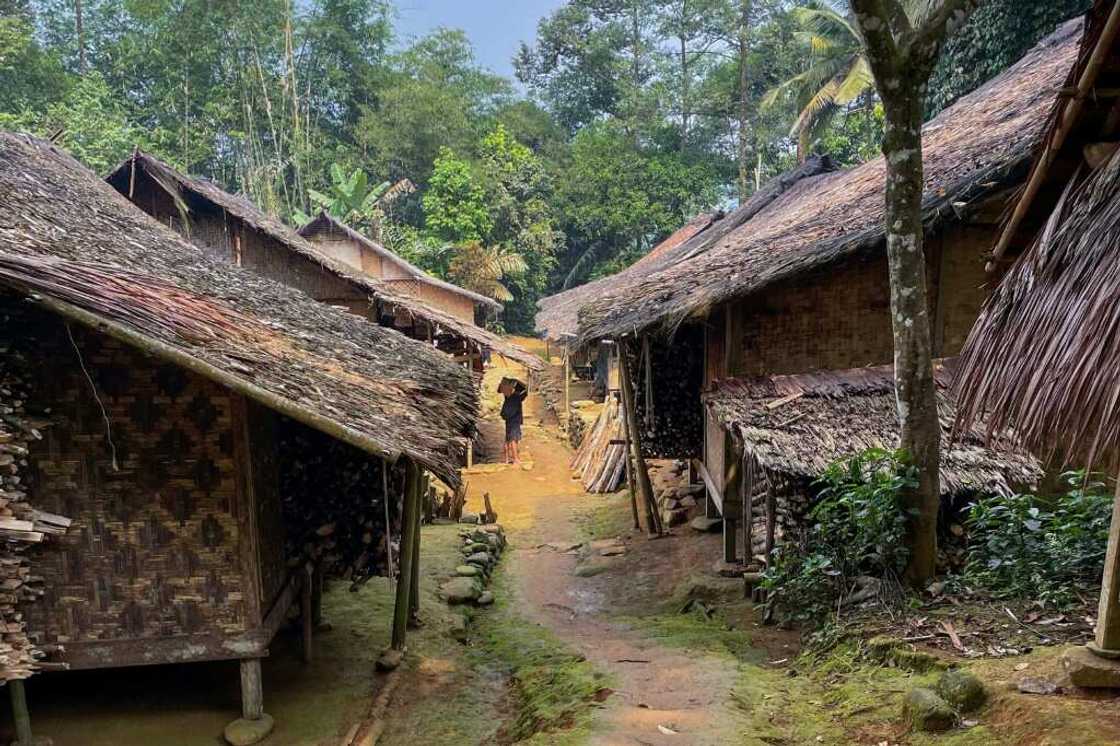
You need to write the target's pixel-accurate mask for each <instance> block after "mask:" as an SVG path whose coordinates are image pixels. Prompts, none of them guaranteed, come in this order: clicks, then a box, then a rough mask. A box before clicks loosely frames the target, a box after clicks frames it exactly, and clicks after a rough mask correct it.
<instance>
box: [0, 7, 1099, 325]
mask: <svg viewBox="0 0 1120 746" xmlns="http://www.w3.org/2000/svg"><path fill="white" fill-rule="evenodd" d="M1086 2H1087V0H1062V2H1050V1H1049V0H1020V1H1019V2H1010V1H1009V0H992V2H991V3H989V8H988V9H987V10H982V11H981V15H983V14H984V13H987V14H989V15H988V16H984V17H985V18H987V20H983V21H981V20H977V21H976V22H973V23H972V24H971V25H969V26H968V27H966V29H965V31H964V32H962V36H961V38H960V40H959V41H958V42H955V43H954V44H955V46H954V44H951V45H950V50H951V52H952V59H951V60H949V61H947V62H946V63H945V64H944V65H943V66H942V72H941V73H939V74H940V75H941V77H940V78H938V79H937V80H936V81H935V84H934V89H933V90H932V91H931V99H932V100H933V101H934V102H942V103H943V102H944V101H947V100H949V99H951V98H953V97H955V96H956V95H959V94H960V93H962V92H964V91H965V90H967V89H969V88H970V87H972V86H974V85H976V84H978V83H979V82H981V81H982V80H983V79H984V78H986V77H988V76H989V75H991V74H993V73H994V72H996V71H998V70H999V69H1002V68H1003V67H1005V66H1006V65H1007V64H1008V63H1010V62H1011V61H1013V60H1014V59H1015V58H1016V57H1017V56H1018V55H1020V54H1021V53H1022V52H1023V51H1025V50H1026V49H1027V48H1029V47H1030V45H1031V44H1033V43H1034V41H1035V40H1036V39H1037V38H1038V37H1039V36H1041V35H1042V34H1044V33H1046V32H1047V31H1049V30H1050V29H1051V28H1052V27H1053V25H1054V24H1056V23H1057V21H1058V20H1060V19H1061V18H1064V17H1066V16H1068V15H1069V14H1071V13H1073V12H1075V11H1076V10H1077V9H1078V8H1080V7H1082V6H1084V5H1085V3H1086ZM805 6H814V7H817V8H820V9H822V11H821V12H822V13H823V12H824V11H825V10H827V9H828V8H829V7H831V8H833V9H834V10H835V11H836V13H833V14H832V15H831V16H830V17H832V18H837V17H842V16H843V14H844V13H845V12H846V5H845V4H844V3H842V2H835V3H826V2H823V1H822V0H566V2H560V1H559V0H558V2H557V8H556V9H555V10H554V11H553V12H552V13H551V14H549V15H547V16H546V17H545V18H543V19H542V20H541V22H540V25H539V28H538V32H537V35H536V38H535V39H534V40H532V41H531V42H530V43H527V44H525V45H524V46H523V47H522V48H521V49H520V50H519V51H518V52H517V54H516V58H515V60H514V64H515V69H516V74H517V78H518V82H519V83H520V87H519V86H517V85H515V83H514V81H511V80H509V79H507V78H504V77H502V76H500V75H497V74H494V73H493V72H491V71H488V70H486V69H484V68H483V67H482V66H480V65H479V64H478V62H477V61H476V60H475V57H474V50H473V49H472V47H471V43H470V41H469V40H468V39H467V37H466V36H465V35H464V34H463V33H462V32H461V31H457V30H454V29H438V30H436V31H434V32H432V33H431V34H429V35H427V36H424V37H421V38H419V39H415V40H412V41H409V42H407V43H404V42H402V41H401V40H399V39H398V38H397V37H396V35H395V12H396V11H395V7H394V5H393V3H392V2H391V0H307V1H306V2H299V3H293V2H291V0H244V1H243V2H237V3H214V2H207V1H206V0H82V1H81V2H74V1H73V0H0V127H4V128H7V129H20V130H27V131H31V132H34V133H37V134H40V135H44V136H51V137H54V138H55V139H56V141H57V142H59V143H60V144H62V145H63V146H64V147H67V148H69V149H70V150H71V151H72V152H73V153H74V154H75V155H76V156H77V157H78V158H79V159H81V160H82V161H83V162H85V163H86V164H87V165H89V166H90V167H91V168H92V169H94V170H95V171H98V172H102V173H103V172H105V171H106V170H107V169H109V168H110V167H111V166H112V165H113V164H115V163H116V162H119V161H120V160H121V159H123V158H124V157H125V156H126V155H127V154H128V153H129V151H130V150H131V149H132V148H133V147H135V146H137V145H138V146H140V147H142V148H145V149H147V150H150V151H152V152H154V153H155V154H157V155H159V156H161V157H163V158H165V159H167V160H168V161H170V162H171V163H172V164H174V165H175V166H177V167H179V168H182V169H184V170H186V171H188V172H190V173H193V174H197V175H201V176H206V177H209V178H211V179H213V180H215V181H216V182H218V183H219V184H221V185H223V186H225V187H226V188H229V189H231V190H233V191H238V192H242V193H244V194H245V195H246V196H248V197H249V198H250V199H252V200H253V201H254V202H256V203H257V204H259V205H260V206H261V207H262V208H263V209H265V210H267V211H269V212H272V213H274V214H277V215H280V216H281V217H283V218H285V219H287V220H290V221H292V222H298V220H299V219H300V218H302V217H306V216H308V215H311V214H313V213H314V212H315V211H317V210H319V209H321V208H324V207H326V208H327V209H329V210H330V211H331V212H332V213H334V214H336V216H337V217H339V218H340V219H343V220H344V221H346V222H348V223H350V224H352V225H353V227H355V228H357V229H359V230H362V231H364V232H367V233H370V234H372V235H374V236H375V237H376V238H379V239H380V240H382V241H384V242H385V243H386V245H388V246H389V247H390V248H392V249H393V250H395V251H398V252H400V253H401V254H403V255H404V256H406V257H407V258H409V259H410V260H412V261H416V262H418V263H419V264H421V266H424V267H425V268H427V269H429V270H430V271H433V272H436V273H437V274H441V275H443V276H445V277H450V274H449V273H451V271H452V264H453V263H455V260H456V259H458V262H457V263H456V266H457V267H458V268H459V270H460V271H459V272H458V276H459V277H460V278H461V279H462V278H465V279H463V281H466V282H475V283H476V284H478V288H476V289H483V290H484V291H485V288H491V289H493V290H494V292H498V293H499V294H501V290H499V287H501V288H505V289H507V290H508V291H509V296H508V298H509V299H508V300H507V301H506V307H507V310H506V313H505V324H506V326H507V328H509V329H511V330H517V331H526V330H528V329H529V328H530V327H531V322H532V316H533V313H534V308H535V302H536V300H537V299H538V298H539V297H541V296H542V295H544V294H547V293H550V292H555V291H557V290H559V289H561V288H563V287H566V286H570V285H573V284H577V283H579V282H583V281H585V280H587V279H589V278H593V277H597V276H600V275H602V274H605V273H608V272H612V271H616V270H617V269H619V268H621V267H623V266H625V265H627V264H628V263H630V262H632V261H633V260H634V259H636V258H637V257H639V256H641V255H642V254H643V253H644V252H646V251H648V250H649V249H650V248H651V247H652V246H654V245H655V244H656V243H657V242H658V241H659V240H660V239H661V238H663V237H664V236H665V235H667V234H668V233H670V232H671V231H673V230H674V229H676V228H677V227H679V226H680V225H681V224H682V223H683V222H684V221H686V220H688V219H689V218H691V217H692V216H693V215H694V214H696V213H697V212H699V211H702V210H707V209H713V208H721V207H726V206H728V205H730V204H733V203H734V201H735V200H736V199H738V198H740V197H742V196H744V195H747V194H749V193H750V192H751V191H752V190H753V189H754V188H756V186H757V184H759V183H761V182H764V181H766V180H767V179H769V178H770V177H772V176H774V175H775V174H777V173H780V172H781V171H783V170H785V169H787V168H789V167H790V166H792V165H793V164H794V163H795V162H796V158H797V153H798V145H799V143H798V142H797V140H798V139H800V140H801V142H800V145H801V150H802V151H803V152H804V151H806V150H827V151H829V152H832V153H833V154H834V155H835V156H836V158H837V160H838V161H839V162H840V163H842V164H853V163H858V162H860V161H862V160H865V159H867V158H869V157H872V156H874V155H875V154H876V153H877V150H878V142H879V136H880V130H881V113H880V112H879V110H878V107H877V105H876V102H875V100H874V94H873V92H871V91H870V90H869V89H867V88H866V87H865V86H862V85H861V81H864V76H862V74H861V72H860V70H861V68H860V67H859V65H858V64H854V67H853V62H852V61H853V60H856V61H857V62H858V48H857V47H854V46H853V44H857V43H858V40H857V39H855V37H852V36H851V35H850V34H849V35H848V36H846V37H845V36H844V34H843V33H839V34H838V33H836V32H837V31H838V30H839V31H843V29H842V28H841V27H837V26H836V25H835V24H833V25H832V26H829V27H825V26H821V25H820V23H819V20H820V18H822V17H823V16H822V15H821V13H816V14H814V13H811V12H807V11H805V10H803V9H801V10H799V9H800V8H803V7H805ZM1012 6H1014V12H1012ZM79 8H80V10H81V23H80V24H79V23H78V16H79V14H78V10H79ZM989 16H990V17H989ZM979 18H980V16H978V19H979ZM814 19H816V20H814ZM981 63H983V64H981ZM798 80H800V81H802V82H805V81H810V82H813V83H814V85H816V88H814V87H813V86H808V87H805V86H800V87H799V86H797V85H787V86H785V88H784V89H783V90H786V91H788V92H789V95H785V96H781V97H777V98H776V99H775V100H773V101H771V102H769V105H768V106H764V105H763V98H764V96H765V95H766V93H767V92H768V91H771V90H774V89H775V88H778V87H780V86H781V85H782V84H783V83H784V82H788V81H798ZM821 90H825V91H826V92H828V101H827V102H825V103H826V104H827V105H825V106H823V107H818V108H820V110H821V111H825V112H827V115H828V116H826V117H823V118H820V119H819V121H817V124H816V126H814V127H813V128H812V129H811V132H810V133H809V134H810V135H811V136H808V137H804V138H797V137H792V138H791V136H790V132H791V128H792V127H793V125H794V124H795V122H796V121H797V119H798V115H799V113H800V112H802V111H804V110H805V109H806V107H807V106H810V108H812V106H815V104H812V96H813V94H814V93H819V92H820V91H821ZM817 103H818V104H820V103H821V100H820V99H818V100H817ZM811 104H812V105H811ZM340 174H341V176H340ZM355 174H361V176H359V177H355ZM405 179H407V180H408V183H410V184H414V185H415V187H416V191H415V192H414V193H412V192H409V191H407V190H405V192H404V193H395V194H394V195H393V196H394V197H395V199H394V200H393V201H392V203H391V204H387V203H386V202H385V201H381V200H379V199H378V196H377V192H378V191H379V190H380V189H383V188H384V185H385V183H386V182H387V183H388V184H391V185H397V184H399V183H402V180H405ZM379 185H380V186H379ZM359 192H360V193H359ZM375 201H376V203H377V204H376V206H375V205H374V202H375ZM472 242H478V244H479V245H478V246H474V245H473V243H472ZM479 252H481V253H479ZM513 254H517V255H519V257H520V259H521V262H520V263H521V264H523V265H524V271H521V272H517V273H513V274H509V275H506V274H505V273H504V271H503V272H502V273H501V276H499V277H491V276H490V275H492V274H493V272H489V271H487V272H477V271H474V270H469V271H468V270H467V269H466V268H465V262H466V258H467V257H468V256H474V257H478V256H486V257H490V258H491V259H494V260H495V262H494V263H491V264H490V265H489V266H490V269H495V268H497V267H498V265H500V264H504V265H505V266H507V267H513V266H514V265H515V264H517V262H514V264H509V263H508V262H505V260H504V259H502V257H509V256H511V255H513ZM487 292H488V291H487ZM503 297H506V296H505V295H503Z"/></svg>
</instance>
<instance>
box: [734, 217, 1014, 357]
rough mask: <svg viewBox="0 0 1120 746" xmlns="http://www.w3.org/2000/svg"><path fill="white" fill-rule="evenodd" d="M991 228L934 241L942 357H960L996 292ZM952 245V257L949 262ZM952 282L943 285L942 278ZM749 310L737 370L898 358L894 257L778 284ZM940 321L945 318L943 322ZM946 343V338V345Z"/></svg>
mask: <svg viewBox="0 0 1120 746" xmlns="http://www.w3.org/2000/svg"><path fill="white" fill-rule="evenodd" d="M992 238H993V234H992V231H991V229H990V228H984V229H981V228H966V227H958V226H954V227H952V228H950V229H949V230H948V231H947V232H946V233H945V234H944V235H943V236H935V237H933V238H932V239H931V240H930V241H929V243H928V246H927V248H928V252H927V253H928V256H929V262H928V264H929V272H928V274H927V277H929V278H930V287H929V294H930V306H931V308H933V307H935V306H936V305H937V303H938V302H939V301H938V298H939V297H940V303H941V304H942V311H941V314H940V316H939V315H938V314H937V313H931V316H930V318H931V323H934V324H935V325H936V324H937V323H940V324H941V330H940V336H939V333H938V331H937V330H936V329H935V330H934V332H933V334H934V342H935V348H936V349H935V354H936V355H937V356H938V357H942V356H952V355H956V354H958V353H959V352H960V348H961V345H962V344H963V343H964V339H965V337H967V335H968V331H969V329H971V328H972V324H973V322H974V321H975V320H976V317H977V316H978V315H979V312H980V307H981V305H982V304H983V302H984V299H985V298H986V297H987V294H988V289H989V287H990V286H989V285H988V278H987V277H986V276H985V274H984V264H983V260H982V258H981V256H982V253H983V252H984V251H985V250H987V249H990V247H991V240H992ZM942 250H944V252H945V253H944V261H942V253H941V252H942ZM942 274H943V276H944V287H943V288H939V287H938V282H939V277H940V276H941V275H942ZM735 310H736V312H737V313H739V314H741V317H740V318H741V327H742V329H743V333H742V338H741V340H740V341H739V343H738V344H739V345H740V353H741V360H742V366H741V368H740V369H739V370H734V371H731V373H732V374H733V375H746V376H759V375H767V374H783V373H801V372H805V371H811V370H829V369H833V370H835V369H845V368H858V367H862V366H865V365H883V364H887V363H890V362H891V361H892V360H893V359H894V348H893V343H892V339H891V323H890V283H889V280H888V277H887V263H886V258H885V257H884V258H878V259H874V260H868V261H853V262H848V263H847V264H846V265H843V266H841V267H838V268H834V269H830V270H828V271H824V272H820V273H817V274H815V275H813V276H811V277H808V278H801V279H799V280H798V281H797V282H795V283H787V284H784V285H779V286H777V287H774V288H772V289H771V290H769V291H766V292H764V293H762V294H761V295H759V296H757V297H754V298H750V299H748V300H746V301H743V302H741V303H739V304H737V306H736V309H735ZM939 320H940V321H939ZM938 340H942V343H941V344H940V345H938V344H937V341H938Z"/></svg>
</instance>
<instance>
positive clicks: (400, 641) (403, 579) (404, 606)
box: [392, 461, 420, 650]
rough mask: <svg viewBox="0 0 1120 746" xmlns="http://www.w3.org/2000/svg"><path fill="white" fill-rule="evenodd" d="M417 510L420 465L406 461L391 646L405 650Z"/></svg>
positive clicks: (394, 648) (418, 506) (418, 507)
mask: <svg viewBox="0 0 1120 746" xmlns="http://www.w3.org/2000/svg"><path fill="white" fill-rule="evenodd" d="M419 514H420V468H419V467H418V466H417V465H416V464H414V463H413V462H411V461H409V462H408V464H407V467H406V470H405V487H404V512H403V515H402V516H401V551H400V569H401V571H400V579H399V580H398V582H397V597H396V601H395V606H394V607H393V642H392V648H393V650H404V646H405V637H406V635H407V632H406V630H407V628H408V614H409V605H410V603H411V601H410V600H409V595H410V593H411V591H412V582H411V577H412V558H413V553H414V551H415V549H414V545H415V543H416V533H417V532H416V524H417V517H418V516H419Z"/></svg>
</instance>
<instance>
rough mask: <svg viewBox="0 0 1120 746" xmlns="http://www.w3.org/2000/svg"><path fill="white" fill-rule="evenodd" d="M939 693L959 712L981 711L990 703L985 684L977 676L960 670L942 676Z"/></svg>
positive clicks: (938, 684)
mask: <svg viewBox="0 0 1120 746" xmlns="http://www.w3.org/2000/svg"><path fill="white" fill-rule="evenodd" d="M937 693H938V694H940V695H941V698H942V699H944V700H945V701H946V702H948V703H949V704H951V705H952V706H953V707H955V708H957V710H958V711H959V712H973V711H974V710H979V709H980V708H981V707H983V706H984V703H985V702H987V701H988V691H987V690H986V689H985V688H984V683H983V682H982V681H980V679H978V678H977V677H976V676H975V675H973V674H971V673H969V672H968V671H962V670H960V669H956V670H953V671H946V672H945V673H943V674H941V678H940V679H939V680H938V682H937Z"/></svg>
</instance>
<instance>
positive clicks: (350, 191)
mask: <svg viewBox="0 0 1120 746" xmlns="http://www.w3.org/2000/svg"><path fill="white" fill-rule="evenodd" d="M330 175H331V183H330V186H329V187H328V191H327V193H323V192H320V191H318V190H316V189H308V190H307V194H308V196H310V197H311V201H312V203H313V204H314V205H315V206H316V207H317V208H318V209H320V210H324V211H326V212H327V213H328V214H329V215H331V217H333V218H335V219H336V220H338V221H339V222H341V223H343V224H344V225H348V226H350V227H351V228H355V229H358V230H365V231H369V232H370V233H372V234H374V236H375V237H376V234H377V233H379V232H380V230H379V228H380V223H381V219H382V217H383V216H384V212H385V208H386V207H388V206H389V205H390V204H391V203H392V202H393V201H394V200H397V199H399V198H400V197H402V196H404V195H406V194H411V193H412V192H415V191H416V185H415V184H413V183H412V182H411V181H409V180H408V179H401V180H400V181H397V182H396V183H393V182H391V181H382V182H380V183H378V184H376V185H371V184H370V181H369V177H368V176H367V175H366V172H365V171H363V170H362V169H360V168H356V169H354V170H353V171H352V172H351V173H350V175H349V176H347V175H346V172H345V171H343V170H342V166H340V165H339V164H337V163H332V164H331V168H330ZM292 219H293V221H294V222H295V223H296V224H297V225H305V224H306V223H308V222H310V221H311V216H310V215H308V214H307V213H305V212H303V211H302V210H296V211H295V212H293V214H292Z"/></svg>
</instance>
